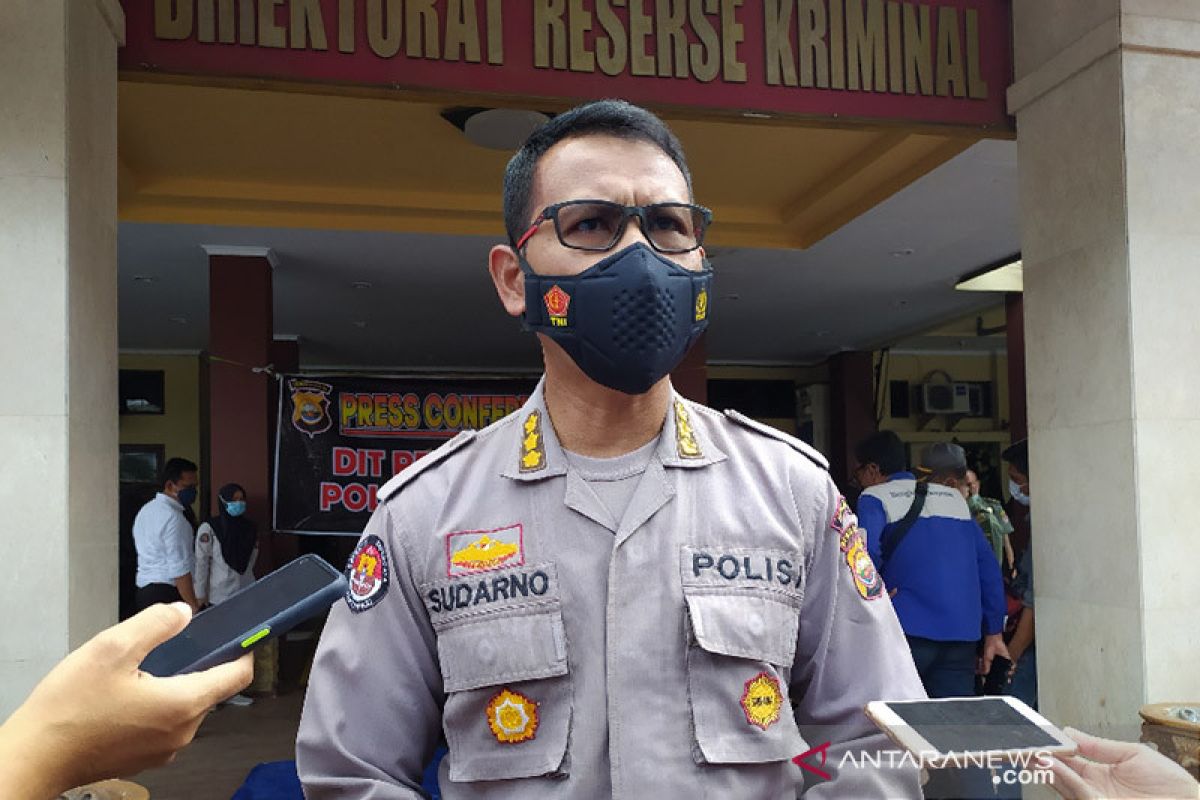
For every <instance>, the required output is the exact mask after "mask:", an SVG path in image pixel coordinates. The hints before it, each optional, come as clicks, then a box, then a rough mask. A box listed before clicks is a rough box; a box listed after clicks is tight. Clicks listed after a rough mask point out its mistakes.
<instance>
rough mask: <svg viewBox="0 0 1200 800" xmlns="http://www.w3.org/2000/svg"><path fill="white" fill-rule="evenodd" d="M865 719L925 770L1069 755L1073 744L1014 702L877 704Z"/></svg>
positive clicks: (972, 700) (970, 700) (959, 700)
mask: <svg viewBox="0 0 1200 800" xmlns="http://www.w3.org/2000/svg"><path fill="white" fill-rule="evenodd" d="M866 712H867V716H868V717H870V719H871V720H872V721H873V722H874V723H875V724H876V725H878V726H879V727H880V728H881V729H882V730H883V731H884V732H885V733H887V735H888V736H889V737H890V738H891V739H892V740H893V741H894V742H896V743H897V744H898V745H900V746H901V747H903V748H904V749H906V750H908V751H909V752H910V753H912V754H913V755H915V756H918V757H919V758H920V759H921V761H922V762H923V764H924V765H925V766H930V767H939V766H943V765H948V764H949V765H953V766H962V763H960V762H963V761H964V760H966V759H972V760H980V759H983V758H987V757H989V756H992V757H998V758H1004V759H1008V760H1027V759H1030V758H1032V757H1035V756H1037V757H1042V758H1046V759H1049V757H1050V756H1057V755H1069V754H1071V753H1074V752H1075V751H1076V749H1077V746H1076V744H1075V742H1074V741H1073V740H1072V739H1071V738H1070V737H1068V736H1067V735H1066V734H1065V733H1063V732H1062V731H1061V730H1059V729H1058V728H1057V727H1055V726H1054V725H1053V724H1052V723H1051V722H1050V721H1049V720H1047V719H1046V718H1045V717H1043V716H1042V715H1040V714H1038V713H1037V712H1036V711H1034V710H1033V709H1032V708H1030V707H1029V706H1027V705H1025V703H1023V702H1021V701H1020V700H1018V699H1017V698H1015V697H1008V696H1003V697H948V698H938V699H931V700H903V701H886V700H877V701H875V702H872V703H868V704H867V708H866Z"/></svg>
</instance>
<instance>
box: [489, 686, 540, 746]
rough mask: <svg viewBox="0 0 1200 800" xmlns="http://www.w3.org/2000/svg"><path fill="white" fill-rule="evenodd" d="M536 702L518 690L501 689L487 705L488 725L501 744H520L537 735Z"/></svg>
mask: <svg viewBox="0 0 1200 800" xmlns="http://www.w3.org/2000/svg"><path fill="white" fill-rule="evenodd" d="M537 707H538V704H537V703H535V702H533V701H532V700H530V699H529V698H528V697H526V696H525V695H523V694H521V693H520V692H514V691H512V690H510V689H501V690H500V691H499V692H497V693H496V696H495V697H493V698H492V701H491V702H490V703H488V705H487V722H488V727H489V728H491V730H492V735H493V736H495V737H496V741H498V742H500V743H501V744H520V743H521V742H527V741H529V740H530V739H533V738H534V737H535V736H537V728H538V710H537Z"/></svg>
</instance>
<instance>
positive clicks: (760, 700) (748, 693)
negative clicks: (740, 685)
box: [742, 672, 783, 731]
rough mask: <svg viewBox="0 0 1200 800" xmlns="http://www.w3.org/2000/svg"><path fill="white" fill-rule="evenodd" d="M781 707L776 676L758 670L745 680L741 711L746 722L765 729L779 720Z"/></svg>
mask: <svg viewBox="0 0 1200 800" xmlns="http://www.w3.org/2000/svg"><path fill="white" fill-rule="evenodd" d="M782 708H783V692H782V691H780V689H779V679H778V678H776V677H775V676H774V675H770V674H768V673H766V672H760V673H758V674H757V675H755V676H754V677H753V678H751V679H750V680H748V681H746V686H745V689H744V690H743V691H742V711H743V712H744V713H745V715H746V722H748V723H750V724H751V725H755V726H757V727H759V728H762V729H763V730H764V731H765V730H766V729H767V728H769V727H771V726H772V725H774V724H775V723H776V722H778V721H779V712H780V710H781V709H782Z"/></svg>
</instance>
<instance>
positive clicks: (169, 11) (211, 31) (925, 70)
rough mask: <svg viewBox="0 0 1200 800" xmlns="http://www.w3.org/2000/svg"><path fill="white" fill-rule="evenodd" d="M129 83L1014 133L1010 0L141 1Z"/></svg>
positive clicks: (128, 2)
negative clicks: (651, 108) (265, 84)
mask: <svg viewBox="0 0 1200 800" xmlns="http://www.w3.org/2000/svg"><path fill="white" fill-rule="evenodd" d="M124 5H125V13H126V15H127V38H128V43H127V44H126V46H125V48H124V49H123V51H122V54H121V67H122V69H123V70H125V71H126V73H129V72H136V71H149V72H159V73H173V74H183V75H194V76H212V77H226V78H255V79H270V80H282V81H304V82H313V83H321V84H345V85H358V86H375V87H390V88H398V89H409V90H416V91H423V90H424V91H431V92H439V93H446V92H462V93H469V94H472V95H497V96H503V97H507V98H513V97H521V98H526V99H529V98H534V99H536V98H546V99H554V100H568V101H575V100H582V99H593V98H600V97H623V98H626V99H628V100H631V101H634V102H640V103H645V104H649V105H658V106H673V107H688V108H693V109H702V110H707V111H712V112H725V113H730V114H733V115H740V114H750V115H781V116H793V117H806V118H814V119H850V120H876V121H885V120H886V121H902V122H903V121H907V122H920V123H934V124H948V125H958V126H970V127H1008V126H1009V125H1010V121H1009V118H1008V116H1007V113H1006V111H1005V105H1004V93H1005V89H1006V88H1007V87H1008V84H1009V83H1010V79H1011V72H1012V67H1011V45H1010V28H1011V22H1010V10H1009V2H1008V0H911V1H905V2H900V1H899V0H125V3H124Z"/></svg>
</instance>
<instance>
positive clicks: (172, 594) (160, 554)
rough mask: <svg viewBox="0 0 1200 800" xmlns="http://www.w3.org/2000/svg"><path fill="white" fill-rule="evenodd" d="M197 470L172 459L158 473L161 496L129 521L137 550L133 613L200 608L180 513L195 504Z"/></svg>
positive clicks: (188, 530) (189, 533) (189, 539)
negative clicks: (172, 606)
mask: <svg viewBox="0 0 1200 800" xmlns="http://www.w3.org/2000/svg"><path fill="white" fill-rule="evenodd" d="M197 481H198V478H197V468H196V465H195V464H193V463H192V462H191V461H188V460H187V459H186V458H172V459H169V460H168V461H167V463H166V466H164V467H163V472H162V481H161V484H160V485H161V486H162V491H160V492H159V493H158V494H156V495H155V496H154V499H153V500H151V501H150V502H149V503H146V505H144V506H142V508H141V510H140V511H138V514H137V517H136V518H135V519H134V521H133V544H134V547H135V548H136V549H137V562H138V564H137V578H136V583H137V607H138V609H139V610H141V609H144V608H148V607H149V606H152V605H154V604H155V603H173V602H177V601H179V600H182V601H183V602H185V603H187V604H188V605H189V606H191V607H192V610H193V611H197V610H199V608H200V604H199V603H198V602H196V593H195V590H194V588H193V586H192V567H193V565H194V562H195V558H194V556H193V554H192V526H191V524H190V523H188V521H187V519H186V517H184V508H186V507H188V506H190V505H191V504H192V503H194V502H196V484H197Z"/></svg>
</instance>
